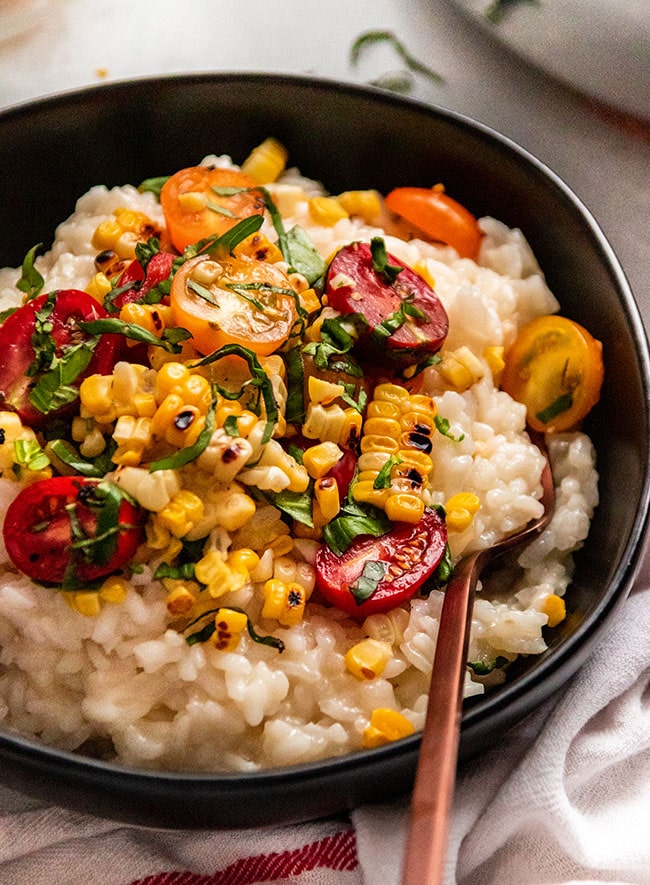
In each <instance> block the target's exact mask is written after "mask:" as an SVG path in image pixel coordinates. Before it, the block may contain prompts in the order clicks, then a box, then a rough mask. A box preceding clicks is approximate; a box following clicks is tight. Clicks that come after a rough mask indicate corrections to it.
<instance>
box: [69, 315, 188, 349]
mask: <svg viewBox="0 0 650 885" xmlns="http://www.w3.org/2000/svg"><path fill="white" fill-rule="evenodd" d="M79 328H81V329H83V331H84V332H89V333H90V334H91V335H107V334H108V335H111V334H112V335H124V337H125V338H129V339H130V340H132V341H139V342H141V343H142V344H149V345H151V346H153V347H162V349H163V350H166V351H167V352H168V353H180V352H181V351H182V349H183V348H182V347H181V342H182V341H186V340H187V339H188V338H191V337H192V333H191V332H189V331H188V330H187V329H183V328H181V327H173V326H172V327H169V328H166V329H165V330H164V331H163V333H162V336H161V337H160V338H158V337H156V335H154V334H153V333H152V332H149V331H148V330H147V329H143V327H142V326H138V325H137V323H126V322H124V320H118V319H117V318H116V317H107V318H105V319H100V320H90V321H89V322H83V323H79Z"/></svg>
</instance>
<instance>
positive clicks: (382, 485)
mask: <svg viewBox="0 0 650 885" xmlns="http://www.w3.org/2000/svg"><path fill="white" fill-rule="evenodd" d="M401 463H402V459H401V458H400V457H399V456H398V455H391V456H390V458H389V459H388V460H387V461H386V463H385V464H384V465H383V466H382V468H381V470H380V471H379V473H378V474H377V476H376V477H375V481H374V482H373V484H372V487H373V489H389V488H390V474H391V471H392V469H393V467H395V466H396V465H397V464H401Z"/></svg>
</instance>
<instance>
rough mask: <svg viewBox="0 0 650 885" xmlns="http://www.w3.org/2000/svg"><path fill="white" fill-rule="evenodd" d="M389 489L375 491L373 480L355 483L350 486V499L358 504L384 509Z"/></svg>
mask: <svg viewBox="0 0 650 885" xmlns="http://www.w3.org/2000/svg"><path fill="white" fill-rule="evenodd" d="M390 494H391V492H390V489H376V488H375V487H374V480H373V481H371V480H363V481H362V482H355V484H354V485H353V486H352V497H353V498H354V500H355V501H358V502H359V504H373V505H374V506H375V507H382V508H383V507H384V506H385V505H386V501H388V499H389V497H390Z"/></svg>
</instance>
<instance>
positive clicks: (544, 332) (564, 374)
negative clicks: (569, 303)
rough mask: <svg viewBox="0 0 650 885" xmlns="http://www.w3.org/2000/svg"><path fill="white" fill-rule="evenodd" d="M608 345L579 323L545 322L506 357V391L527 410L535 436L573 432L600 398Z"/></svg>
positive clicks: (523, 332)
mask: <svg viewBox="0 0 650 885" xmlns="http://www.w3.org/2000/svg"><path fill="white" fill-rule="evenodd" d="M603 375H604V367H603V356H602V345H601V343H600V341H597V340H596V339H595V338H593V337H592V336H591V335H590V333H589V332H588V331H587V330H586V329H584V328H583V327H582V326H580V325H578V323H575V322H573V320H569V319H567V318H566V317H561V316H545V317H539V318H538V319H536V320H533V321H532V322H530V323H527V324H526V325H525V326H523V327H522V328H521V329H520V331H519V334H518V335H517V338H516V339H515V342H514V344H513V345H512V346H511V347H510V348H509V349H508V352H507V353H506V357H505V368H504V370H503V376H502V378H501V388H502V390H505V391H506V392H507V393H509V394H510V396H512V397H513V399H516V400H517V401H518V402H521V403H524V404H525V406H526V420H527V421H528V424H529V425H530V426H531V427H532V428H533V430H539V431H542V432H547V433H548V432H553V431H562V430H568V429H569V428H572V427H574V426H575V425H576V424H577V423H578V422H579V421H581V420H582V419H583V418H584V417H585V416H586V415H587V414H588V412H589V411H590V410H591V409H592V408H593V407H594V406H595V405H596V403H597V402H598V400H599V398H600V388H601V385H602V383H603Z"/></svg>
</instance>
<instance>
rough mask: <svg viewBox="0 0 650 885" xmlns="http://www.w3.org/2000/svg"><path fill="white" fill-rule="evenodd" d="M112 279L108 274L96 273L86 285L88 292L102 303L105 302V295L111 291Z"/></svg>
mask: <svg viewBox="0 0 650 885" xmlns="http://www.w3.org/2000/svg"><path fill="white" fill-rule="evenodd" d="M111 288H112V286H111V281H110V280H109V279H108V277H107V276H106V274H103V273H101V272H100V273H96V274H95V276H94V277H93V278H92V280H91V281H90V282H89V283H88V285H87V286H86V292H87V293H88V294H89V295H90V296H92V297H93V298H94V299H95V301H98V302H99V303H100V304H103V303H104V297H105V296H106V295H108V293H109V292H110V291H111Z"/></svg>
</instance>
